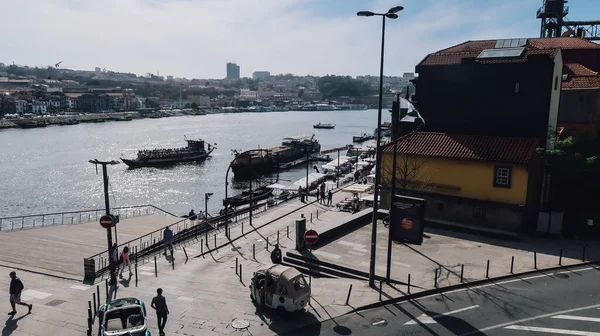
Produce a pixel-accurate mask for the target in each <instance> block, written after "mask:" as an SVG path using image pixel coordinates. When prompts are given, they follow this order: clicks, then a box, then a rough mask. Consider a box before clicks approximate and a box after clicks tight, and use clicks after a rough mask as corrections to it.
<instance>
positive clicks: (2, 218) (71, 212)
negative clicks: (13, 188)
mask: <svg viewBox="0 0 600 336" xmlns="http://www.w3.org/2000/svg"><path fill="white" fill-rule="evenodd" d="M143 207H152V208H155V209H156V210H160V211H162V212H164V213H166V214H168V215H171V216H174V217H179V216H177V215H175V214H172V213H170V212H169V211H167V210H164V209H161V208H159V207H157V206H155V205H152V204H143V205H130V206H122V207H114V208H111V210H112V209H114V210H119V209H132V208H143ZM93 211H106V209H90V210H74V211H63V212H50V213H43V214H35V215H22V216H11V217H0V220H4V219H17V218H28V217H40V216H56V215H66V214H74V213H80V212H93Z"/></svg>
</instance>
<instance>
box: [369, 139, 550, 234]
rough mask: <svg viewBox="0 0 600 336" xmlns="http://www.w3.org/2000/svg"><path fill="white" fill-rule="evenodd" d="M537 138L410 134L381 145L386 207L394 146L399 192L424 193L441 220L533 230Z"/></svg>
mask: <svg viewBox="0 0 600 336" xmlns="http://www.w3.org/2000/svg"><path fill="white" fill-rule="evenodd" d="M538 143H539V141H538V139H527V138H504V137H490V136H479V135H451V134H446V133H434V132H418V133H411V134H409V135H407V136H404V137H402V138H400V139H399V140H397V141H396V142H395V143H390V144H388V145H386V146H384V147H383V149H382V151H383V159H382V171H381V176H382V185H383V186H384V187H385V188H384V190H383V191H382V196H381V197H382V198H381V199H382V206H384V207H388V208H389V199H390V186H391V181H392V177H391V176H392V162H393V151H394V146H395V148H396V150H397V159H396V164H397V167H396V174H395V176H396V193H397V194H404V195H409V196H418V197H423V198H424V199H425V200H426V218H427V220H428V221H431V222H437V223H440V224H449V225H457V226H469V227H474V228H486V229H495V230H502V231H510V232H522V231H532V230H534V229H535V225H536V220H537V214H538V211H539V188H540V175H539V171H540V170H539V167H538V165H539V162H540V161H539V159H538V158H537V152H536V149H537V147H538Z"/></svg>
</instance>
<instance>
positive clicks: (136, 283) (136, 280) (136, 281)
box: [134, 263, 138, 287]
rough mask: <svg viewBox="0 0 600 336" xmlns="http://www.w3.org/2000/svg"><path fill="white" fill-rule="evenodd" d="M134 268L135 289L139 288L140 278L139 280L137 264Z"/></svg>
mask: <svg viewBox="0 0 600 336" xmlns="http://www.w3.org/2000/svg"><path fill="white" fill-rule="evenodd" d="M134 268H135V287H137V285H138V278H137V263H135V266H134Z"/></svg>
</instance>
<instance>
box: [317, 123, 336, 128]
mask: <svg viewBox="0 0 600 336" xmlns="http://www.w3.org/2000/svg"><path fill="white" fill-rule="evenodd" d="M313 128H323V129H334V128H335V124H332V123H318V124H315V125H313Z"/></svg>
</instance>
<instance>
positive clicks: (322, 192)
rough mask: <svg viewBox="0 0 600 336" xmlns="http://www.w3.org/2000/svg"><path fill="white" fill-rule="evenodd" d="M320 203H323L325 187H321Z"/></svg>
mask: <svg viewBox="0 0 600 336" xmlns="http://www.w3.org/2000/svg"><path fill="white" fill-rule="evenodd" d="M321 203H323V204H325V188H323V189H321Z"/></svg>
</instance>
